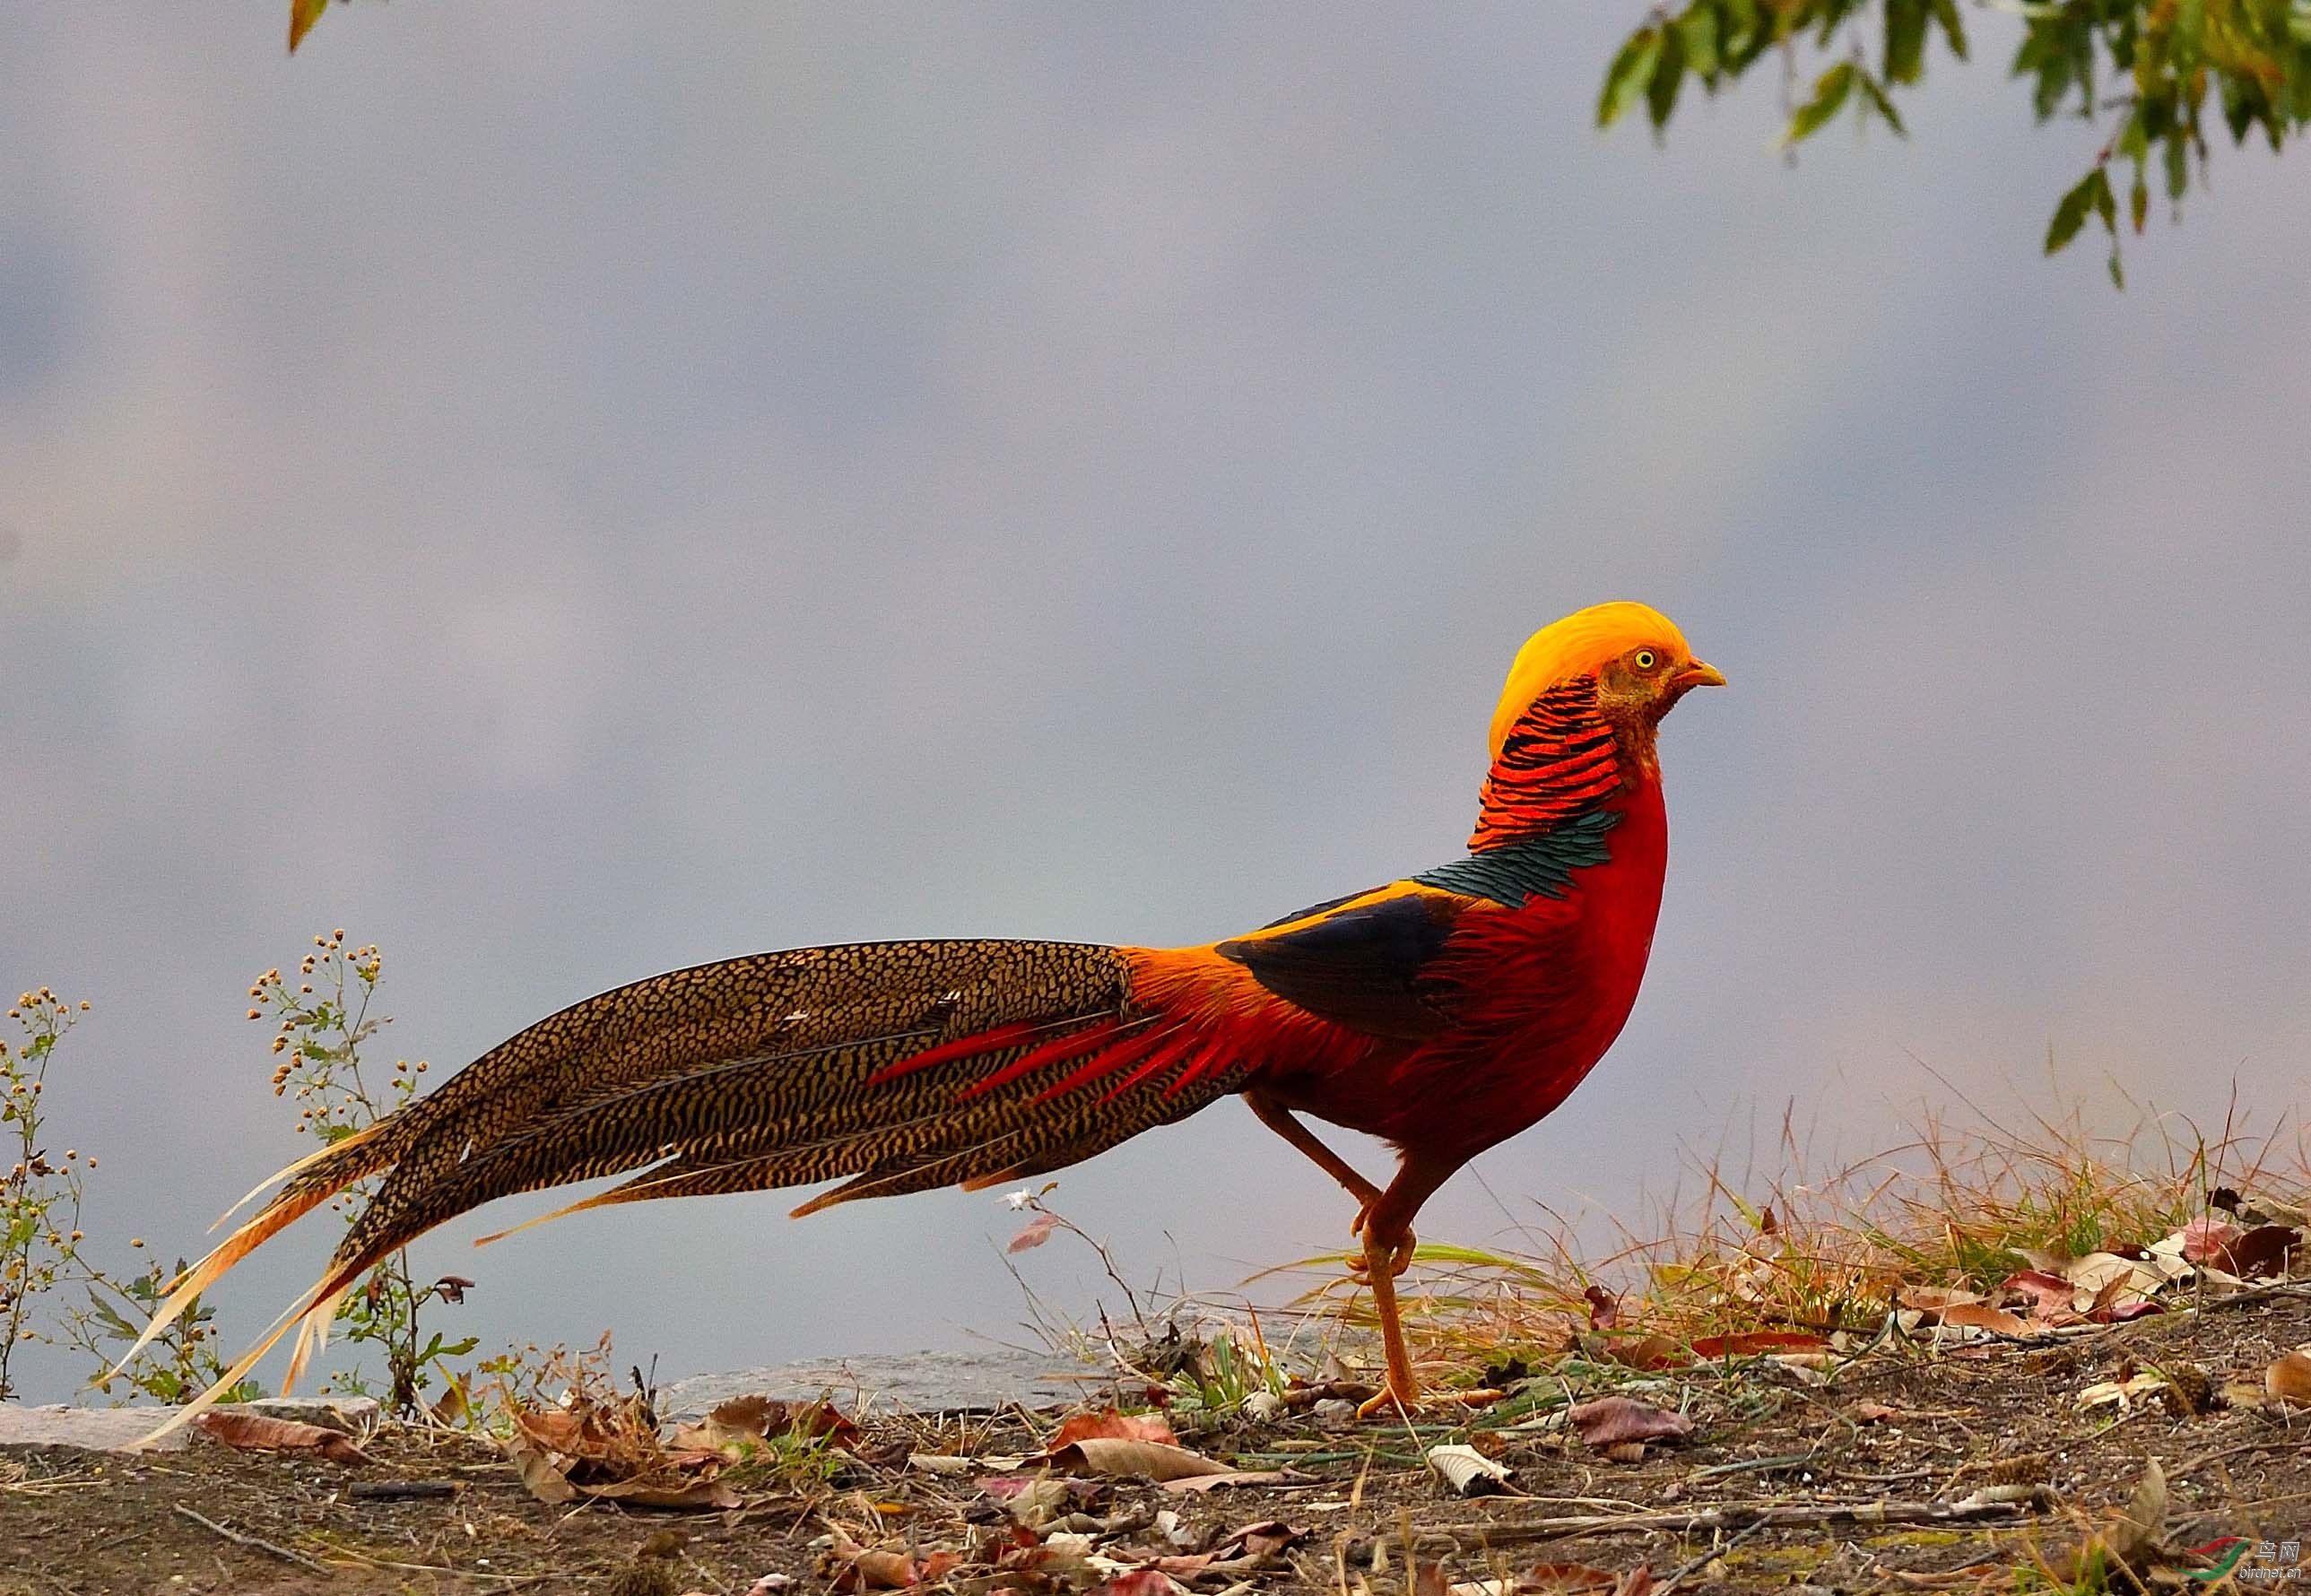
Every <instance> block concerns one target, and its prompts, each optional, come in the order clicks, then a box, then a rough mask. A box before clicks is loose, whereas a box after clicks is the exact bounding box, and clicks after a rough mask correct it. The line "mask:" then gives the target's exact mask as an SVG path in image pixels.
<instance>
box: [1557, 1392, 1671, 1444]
mask: <svg viewBox="0 0 2311 1596" xmlns="http://www.w3.org/2000/svg"><path fill="white" fill-rule="evenodd" d="M1565 1417H1567V1418H1568V1419H1569V1420H1571V1422H1572V1424H1573V1426H1574V1428H1575V1429H1577V1430H1579V1431H1580V1432H1581V1439H1582V1440H1583V1442H1585V1443H1588V1444H1589V1445H1591V1446H1592V1447H1595V1448H1597V1449H1598V1450H1599V1451H1603V1450H1604V1449H1606V1448H1608V1447H1612V1446H1618V1445H1620V1444H1621V1443H1624V1442H1629V1441H1677V1440H1682V1439H1683V1438H1684V1437H1686V1436H1687V1435H1692V1434H1693V1421H1692V1420H1691V1419H1689V1418H1687V1417H1685V1415H1683V1414H1682V1413H1671V1412H1670V1411H1669V1410H1668V1409H1667V1408H1656V1407H1654V1406H1653V1404H1652V1403H1651V1402H1640V1401H1638V1400H1636V1399H1635V1398H1634V1397H1599V1398H1597V1399H1596V1400H1593V1401H1588V1402H1583V1403H1582V1404H1581V1405H1580V1406H1578V1407H1576V1408H1574V1409H1572V1411H1571V1412H1569V1413H1568V1414H1566V1416H1565Z"/></svg>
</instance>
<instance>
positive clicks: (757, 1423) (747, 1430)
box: [667, 1395, 859, 1455]
mask: <svg viewBox="0 0 2311 1596" xmlns="http://www.w3.org/2000/svg"><path fill="white" fill-rule="evenodd" d="M773 1435H800V1436H808V1437H812V1438H815V1439H824V1440H825V1441H827V1442H828V1443H831V1444H833V1445H835V1446H844V1447H847V1446H852V1445H855V1444H857V1443H858V1440H859V1426H857V1425H855V1424H853V1423H851V1422H850V1419H849V1418H847V1417H844V1416H843V1414H842V1411H841V1410H840V1409H839V1408H835V1407H834V1405H833V1404H832V1403H830V1402H789V1401H784V1400H777V1399H774V1398H771V1397H765V1396H759V1395H757V1396H744V1397H732V1398H731V1399H730V1400H728V1401H727V1402H724V1403H722V1404H721V1405H720V1406H719V1407H718V1408H715V1409H714V1410H713V1411H712V1412H711V1413H709V1414H708V1415H707V1416H706V1417H705V1418H703V1419H702V1420H701V1421H700V1422H698V1423H696V1424H684V1425H676V1426H675V1428H674V1434H673V1435H672V1436H671V1437H670V1438H669V1440H668V1441H667V1444H668V1445H669V1446H671V1447H673V1448H675V1449H676V1451H697V1452H721V1453H724V1454H725V1455H731V1454H733V1453H735V1452H737V1450H739V1449H741V1448H743V1446H744V1445H745V1444H746V1443H751V1442H757V1441H763V1440H767V1439H769V1438H770V1437H771V1436H773Z"/></svg>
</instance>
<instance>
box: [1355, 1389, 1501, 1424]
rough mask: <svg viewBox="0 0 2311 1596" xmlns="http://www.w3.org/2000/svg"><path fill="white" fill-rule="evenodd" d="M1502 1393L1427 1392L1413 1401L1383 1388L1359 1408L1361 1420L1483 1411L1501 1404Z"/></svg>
mask: <svg viewBox="0 0 2311 1596" xmlns="http://www.w3.org/2000/svg"><path fill="white" fill-rule="evenodd" d="M1503 1394H1504V1393H1503V1392H1500V1391H1493V1390H1490V1389H1486V1390H1482V1391H1416V1392H1414V1393H1413V1394H1412V1395H1411V1396H1410V1397H1408V1398H1407V1397H1401V1396H1399V1395H1398V1394H1397V1393H1396V1391H1394V1390H1392V1389H1391V1388H1389V1387H1386V1386H1383V1387H1382V1388H1381V1391H1380V1394H1379V1395H1377V1396H1372V1397H1366V1398H1365V1400H1364V1401H1363V1402H1361V1403H1359V1404H1358V1405H1357V1408H1356V1417H1358V1418H1373V1417H1381V1418H1385V1417H1389V1416H1391V1415H1392V1414H1395V1413H1398V1412H1403V1413H1418V1412H1420V1411H1421V1410H1423V1409H1424V1408H1483V1407H1487V1406H1488V1405H1490V1404H1492V1403H1494V1402H1497V1401H1499V1400H1501V1397H1502V1396H1503Z"/></svg>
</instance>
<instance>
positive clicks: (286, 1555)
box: [171, 1502, 336, 1574]
mask: <svg viewBox="0 0 2311 1596" xmlns="http://www.w3.org/2000/svg"><path fill="white" fill-rule="evenodd" d="M171 1505H173V1506H174V1507H175V1508H176V1510H177V1513H178V1515H179V1517H182V1518H188V1519H190V1520H192V1521H193V1522H195V1523H196V1524H198V1525H199V1526H200V1527H201V1528H202V1529H204V1530H206V1531H210V1532H211V1533H213V1534H216V1535H222V1536H223V1537H224V1538H225V1539H227V1540H230V1541H231V1542H232V1543H233V1545H235V1546H245V1547H247V1548H249V1550H251V1551H257V1552H263V1553H264V1554H265V1555H266V1556H267V1557H278V1558H280V1559H281V1560H282V1561H283V1563H294V1564H295V1565H297V1566H298V1567H300V1568H310V1569H311V1570H312V1571H313V1572H314V1573H316V1574H334V1573H336V1570H335V1569H333V1568H331V1567H330V1566H329V1565H327V1563H324V1562H322V1561H320V1560H319V1559H318V1558H317V1557H307V1556H306V1555H305V1554H304V1553H302V1552H292V1551H291V1550H290V1549H289V1548H287V1547H285V1546H275V1545H274V1544H273V1543H272V1542H271V1541H269V1540H266V1539H261V1538H260V1537H257V1536H255V1535H243V1534H242V1533H241V1532H240V1531H238V1530H228V1529H226V1528H225V1527H224V1526H223V1525H222V1524H220V1523H218V1522H216V1521H215V1520H214V1519H209V1518H203V1517H202V1516H201V1515H200V1514H199V1513H195V1512H194V1511H193V1510H192V1509H191V1508H189V1507H187V1506H186V1505H185V1504H183V1503H182V1502H178V1503H173V1504H171Z"/></svg>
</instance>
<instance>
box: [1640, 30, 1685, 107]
mask: <svg viewBox="0 0 2311 1596" xmlns="http://www.w3.org/2000/svg"><path fill="white" fill-rule="evenodd" d="M1684 82H1685V31H1684V30H1683V29H1681V28H1672V29H1670V30H1669V31H1667V32H1665V33H1663V34H1662V35H1661V58H1660V59H1659V60H1658V61H1656V62H1655V63H1654V64H1653V76H1652V78H1651V79H1649V80H1648V81H1647V82H1646V83H1645V111H1646V114H1647V115H1649V116H1651V117H1652V118H1653V131H1654V132H1656V133H1658V132H1660V131H1661V129H1662V128H1664V127H1666V126H1669V118H1670V113H1671V112H1672V111H1674V110H1676V109H1677V92H1678V89H1679V86H1680V85H1681V84H1683V83H1684Z"/></svg>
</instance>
